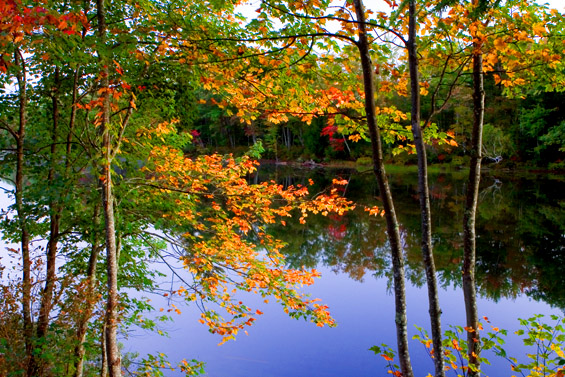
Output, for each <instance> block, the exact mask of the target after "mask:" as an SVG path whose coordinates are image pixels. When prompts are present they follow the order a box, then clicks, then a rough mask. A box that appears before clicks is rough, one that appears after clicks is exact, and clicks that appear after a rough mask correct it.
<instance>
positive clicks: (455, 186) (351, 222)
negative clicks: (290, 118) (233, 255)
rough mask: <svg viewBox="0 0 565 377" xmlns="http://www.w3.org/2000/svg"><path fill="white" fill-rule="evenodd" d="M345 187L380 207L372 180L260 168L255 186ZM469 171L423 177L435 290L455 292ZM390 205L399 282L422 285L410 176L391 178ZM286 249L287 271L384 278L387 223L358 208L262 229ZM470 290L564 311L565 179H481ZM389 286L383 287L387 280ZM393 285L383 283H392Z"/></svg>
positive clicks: (352, 175)
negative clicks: (402, 269)
mask: <svg viewBox="0 0 565 377" xmlns="http://www.w3.org/2000/svg"><path fill="white" fill-rule="evenodd" d="M336 176H341V177H342V178H344V179H347V180H349V184H348V185H347V187H346V190H345V191H344V195H346V196H347V197H348V198H349V199H352V200H355V201H356V202H358V203H362V204H366V205H370V206H373V205H375V204H377V205H378V202H379V199H378V189H377V187H376V184H375V183H374V180H373V179H372V178H373V177H372V176H371V175H370V174H363V173H359V172H357V171H354V170H343V169H342V170H329V169H328V170H324V169H315V170H309V169H308V170H306V169H305V170H300V169H296V168H290V169H287V170H282V169H280V167H272V166H271V167H265V166H263V167H262V168H261V170H260V171H259V177H254V179H259V180H266V179H275V180H277V181H278V182H280V183H281V184H285V185H290V184H297V183H302V184H305V183H307V182H308V179H309V178H312V179H313V180H314V181H315V182H316V187H315V188H314V189H312V190H311V192H316V191H317V190H316V188H317V189H318V191H322V190H323V189H324V187H327V186H329V185H330V182H331V179H332V178H335V177H336ZM465 178H466V173H465V172H461V171H455V172H445V173H436V174H431V175H430V195H431V203H432V220H433V228H432V229H433V242H434V253H435V258H436V259H435V262H436V266H437V269H438V275H439V276H438V281H439V282H440V284H441V286H442V287H444V288H446V287H449V286H454V287H461V261H462V257H463V239H462V237H463V236H462V230H461V223H462V218H463V207H464V195H465V191H464V184H465ZM390 184H391V188H392V190H393V192H394V195H395V198H397V200H396V203H397V215H398V218H399V221H400V223H401V235H402V238H403V242H404V246H405V253H406V268H407V270H406V276H407V279H408V280H409V281H410V282H411V283H412V284H413V285H416V286H422V285H423V284H424V283H425V276H424V271H423V268H422V264H421V253H420V245H419V242H420V241H419V235H420V214H419V209H418V198H417V175H416V174H415V173H411V172H404V173H401V172H395V173H393V174H391V176H390ZM269 231H270V232H272V233H273V234H274V235H275V236H276V237H279V238H280V239H282V240H284V241H285V242H287V244H288V247H287V248H286V249H285V250H286V256H287V262H288V263H289V264H290V265H292V266H294V267H298V266H307V267H316V266H319V265H323V266H328V267H330V268H331V269H332V270H334V271H336V272H342V273H347V274H348V275H349V276H350V277H351V278H353V279H355V280H363V279H365V278H367V277H370V276H371V275H376V276H377V277H382V276H387V277H388V278H389V279H390V278H391V276H390V275H391V268H390V256H389V250H388V247H387V238H386V228H385V222H384V219H382V218H381V217H380V216H379V217H375V216H369V214H368V213H367V212H364V211H363V209H361V208H359V207H358V208H357V209H356V210H355V211H353V212H350V213H347V214H345V215H343V216H331V217H322V216H319V217H316V218H314V217H313V218H311V219H309V221H308V222H307V224H305V225H302V224H299V223H298V221H287V225H286V226H284V227H283V226H282V225H280V224H277V225H272V226H271V227H270V228H269ZM477 235H478V239H477V266H476V268H477V272H476V274H477V289H478V291H479V295H480V296H482V297H486V298H489V299H492V300H494V301H497V300H498V299H500V298H515V297H517V296H519V295H527V296H529V297H531V298H533V299H535V300H542V301H545V302H547V303H548V304H549V305H551V306H553V307H558V308H561V309H565V281H564V280H563V279H562V277H563V276H565V180H564V179H563V177H559V178H553V179H551V178H550V177H546V176H533V175H532V176H523V177H516V176H504V175H495V174H494V173H491V174H488V173H487V174H486V175H485V177H484V178H483V180H482V185H481V191H480V197H479V208H478V215H477ZM389 281H390V280H389ZM389 284H390V283H389Z"/></svg>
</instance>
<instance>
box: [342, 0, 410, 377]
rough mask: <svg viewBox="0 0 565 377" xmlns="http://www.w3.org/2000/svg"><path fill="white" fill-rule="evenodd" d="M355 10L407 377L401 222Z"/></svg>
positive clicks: (357, 0) (360, 13) (359, 7)
mask: <svg viewBox="0 0 565 377" xmlns="http://www.w3.org/2000/svg"><path fill="white" fill-rule="evenodd" d="M353 4H354V6H355V13H356V15H357V21H358V35H359V41H358V43H357V47H358V49H359V54H360V57H361V67H362V70H363V89H364V92H365V112H366V114H367V125H368V127H369V134H370V138H371V148H372V155H373V171H374V173H375V177H376V179H377V184H378V186H379V191H380V193H381V198H382V201H383V209H384V211H385V218H386V224H387V234H388V239H389V243H390V247H391V257H392V268H393V281H394V298H395V324H396V339H397V347H398V358H399V364H400V370H401V372H402V375H403V376H404V377H413V376H414V372H413V371H412V363H411V362H410V353H409V350H408V329H407V319H406V289H405V281H404V255H403V252H402V246H401V245H402V243H401V240H400V231H399V224H398V220H397V218H396V213H395V210H394V202H393V199H392V194H391V191H390V187H389V184H388V179H387V176H386V171H385V166H384V161H383V151H382V144H381V137H380V132H379V128H378V126H377V120H376V108H375V86H374V82H375V79H374V70H373V64H372V61H371V56H370V54H369V45H368V41H367V31H366V27H365V11H364V7H363V3H362V0H354V1H353Z"/></svg>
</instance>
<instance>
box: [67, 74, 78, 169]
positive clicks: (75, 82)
mask: <svg viewBox="0 0 565 377" xmlns="http://www.w3.org/2000/svg"><path fill="white" fill-rule="evenodd" d="M79 70H80V67H77V69H76V70H75V74H74V77H73V99H72V101H73V102H72V103H71V116H70V120H69V132H68V133H67V148H66V160H65V168H66V169H67V173H68V169H69V167H70V165H71V145H72V142H73V132H74V129H75V123H76V116H77V107H76V104H77V98H78V79H79V76H80V74H79Z"/></svg>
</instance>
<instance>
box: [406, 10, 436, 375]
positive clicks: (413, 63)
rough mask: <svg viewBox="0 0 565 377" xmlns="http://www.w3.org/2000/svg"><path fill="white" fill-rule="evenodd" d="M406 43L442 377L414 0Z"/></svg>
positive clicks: (430, 298) (424, 242)
mask: <svg viewBox="0 0 565 377" xmlns="http://www.w3.org/2000/svg"><path fill="white" fill-rule="evenodd" d="M408 7H409V15H410V19H409V25H408V41H407V43H406V47H407V49H408V63H409V68H410V88H411V99H412V111H411V122H412V134H413V135H414V144H415V146H416V153H417V155H418V195H419V198H420V211H421V222H422V224H421V225H422V245H421V247H422V256H423V261H424V269H425V271H426V281H427V284H428V302H429V314H430V322H431V328H432V342H433V346H434V353H435V357H434V364H435V375H436V377H440V376H445V370H444V360H443V346H442V344H441V339H442V332H441V310H440V307H439V298H438V288H437V280H436V268H435V264H434V256H433V252H432V229H431V210H430V195H429V188H428V162H427V157H426V147H425V145H424V139H423V137H422V127H421V125H420V80H419V72H418V56H417V51H416V0H410V2H409V4H408Z"/></svg>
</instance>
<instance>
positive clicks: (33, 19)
mask: <svg viewBox="0 0 565 377" xmlns="http://www.w3.org/2000/svg"><path fill="white" fill-rule="evenodd" d="M46 27H49V28H53V29H55V30H58V31H60V32H62V33H64V34H67V35H73V34H80V33H79V30H81V29H83V28H85V29H88V20H87V18H86V16H85V15H84V13H82V12H69V13H66V14H59V13H57V12H56V11H54V10H52V9H47V8H44V7H42V6H40V5H37V6H27V5H24V4H22V2H21V1H19V0H5V1H2V2H0V49H1V50H2V51H1V52H0V72H2V73H5V72H7V69H8V67H9V66H10V65H12V64H13V62H11V57H10V56H9V54H10V53H5V52H4V51H6V47H10V46H12V47H16V46H21V45H22V44H23V43H25V42H24V38H25V37H26V36H31V35H32V34H33V33H36V32H38V31H41V30H42V29H44V28H46ZM36 43H37V41H36ZM48 58H49V57H48V56H45V55H44V56H43V59H48Z"/></svg>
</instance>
